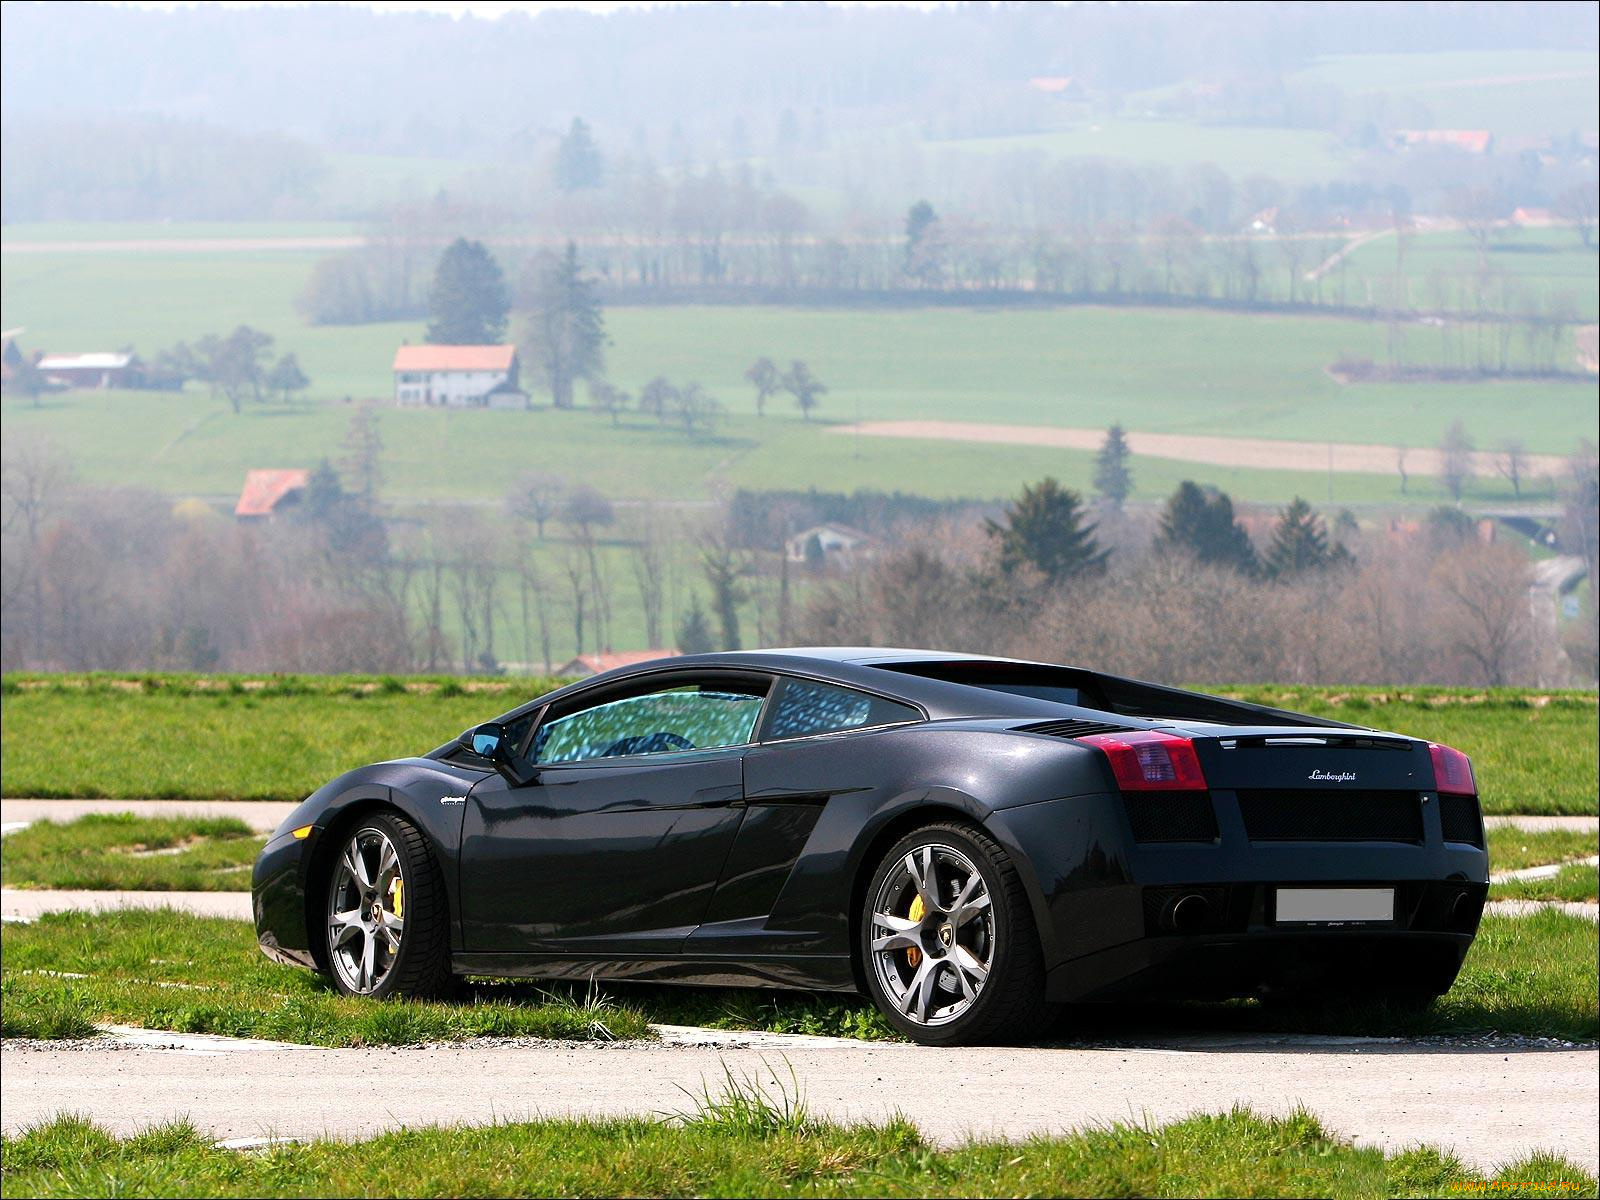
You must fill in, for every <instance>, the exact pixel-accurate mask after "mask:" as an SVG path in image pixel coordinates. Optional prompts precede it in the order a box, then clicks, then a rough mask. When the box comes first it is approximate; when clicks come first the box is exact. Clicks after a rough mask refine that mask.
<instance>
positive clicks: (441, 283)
mask: <svg viewBox="0 0 1600 1200" xmlns="http://www.w3.org/2000/svg"><path fill="white" fill-rule="evenodd" d="M510 311H511V297H510V295H509V293H508V292H507V291H506V280H505V276H504V275H503V274H501V271H500V264H499V263H497V262H495V260H494V255H492V254H490V253H489V250H488V247H486V246H485V245H484V244H483V243H482V242H469V241H467V239H466V238H457V239H456V240H455V241H453V242H451V243H450V245H449V246H447V247H446V248H445V252H444V253H443V254H442V255H440V256H439V266H438V268H437V269H436V270H435V271H434V273H433V287H432V288H431V289H430V290H429V292H428V318H429V319H428V331H427V334H426V335H425V336H426V337H427V340H428V341H430V342H432V343H434V344H435V345H441V346H487V345H492V344H495V343H497V342H499V341H500V340H501V339H502V338H504V337H505V335H506V315H507V314H508V313H509V312H510Z"/></svg>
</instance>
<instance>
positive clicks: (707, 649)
mask: <svg viewBox="0 0 1600 1200" xmlns="http://www.w3.org/2000/svg"><path fill="white" fill-rule="evenodd" d="M715 648H716V647H715V646H714V645H713V644H712V639H711V622H710V621H709V620H708V619H707V618H706V610H705V609H704V608H703V607H702V606H701V604H700V593H699V592H696V593H695V594H694V595H693V596H691V597H690V598H689V611H688V612H687V613H685V614H684V616H683V621H682V623H680V624H679V626H678V652H679V653H680V654H710V653H711V652H712V650H714V649H715Z"/></svg>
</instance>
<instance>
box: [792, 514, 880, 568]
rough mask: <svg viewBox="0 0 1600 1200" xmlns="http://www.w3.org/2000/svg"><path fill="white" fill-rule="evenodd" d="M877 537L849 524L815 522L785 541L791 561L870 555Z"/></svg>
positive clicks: (833, 559)
mask: <svg viewBox="0 0 1600 1200" xmlns="http://www.w3.org/2000/svg"><path fill="white" fill-rule="evenodd" d="M877 544H878V543H877V539H876V538H874V537H873V536H872V535H871V534H870V533H862V532H861V530H859V529H852V528H851V527H850V526H848V525H837V524H833V525H813V526H812V527H811V528H810V529H802V530H801V531H800V532H799V533H797V534H795V535H794V536H793V537H791V538H789V539H788V541H786V542H785V543H784V550H785V553H786V554H787V555H788V558H789V561H790V562H795V563H800V562H837V561H845V562H847V561H849V560H850V559H853V558H866V557H870V556H871V554H872V553H873V551H874V550H876V549H877Z"/></svg>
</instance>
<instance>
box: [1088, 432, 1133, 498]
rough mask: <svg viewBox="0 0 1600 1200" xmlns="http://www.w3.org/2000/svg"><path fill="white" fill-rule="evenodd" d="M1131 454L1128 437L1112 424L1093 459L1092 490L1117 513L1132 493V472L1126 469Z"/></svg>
mask: <svg viewBox="0 0 1600 1200" xmlns="http://www.w3.org/2000/svg"><path fill="white" fill-rule="evenodd" d="M1131 453H1132V452H1131V451H1130V450H1129V449H1128V435H1127V434H1125V433H1124V432H1123V431H1122V426H1121V425H1116V424H1114V425H1112V426H1111V428H1110V429H1108V430H1106V440H1105V441H1104V442H1102V443H1100V452H1099V453H1098V454H1096V455H1095V458H1094V490H1095V491H1097V492H1099V493H1100V495H1101V497H1102V498H1103V499H1104V500H1105V501H1106V503H1107V504H1109V505H1110V506H1111V507H1112V508H1114V509H1117V510H1119V511H1120V510H1121V508H1122V503H1123V501H1125V500H1126V499H1127V498H1128V493H1129V492H1131V491H1133V472H1132V471H1130V470H1129V469H1128V459H1129V457H1130V456H1131Z"/></svg>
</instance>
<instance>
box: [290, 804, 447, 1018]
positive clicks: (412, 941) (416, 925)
mask: <svg viewBox="0 0 1600 1200" xmlns="http://www.w3.org/2000/svg"><path fill="white" fill-rule="evenodd" d="M334 855H335V857H334V860H333V862H332V864H331V866H330V869H329V870H328V872H327V874H326V877H325V878H326V887H325V889H324V894H323V896H322V897H321V906H320V908H319V916H320V918H321V922H320V925H321V929H322V935H321V936H322V947H321V949H322V952H323V957H324V959H325V961H326V965H327V970H328V975H329V977H330V978H331V979H332V981H333V986H334V987H335V988H336V989H337V990H338V991H340V992H341V993H343V994H344V995H347V996H366V997H371V998H373V999H380V1000H381V999H385V998H388V997H403V998H408V999H432V998H436V997H440V996H445V995H448V994H449V992H450V990H451V985H452V983H453V979H452V976H451V974H450V914H449V901H448V899H447V898H446V896H445V890H444V877H443V875H442V873H441V872H440V870H439V864H438V862H437V861H436V860H435V859H434V856H433V851H432V850H431V849H430V848H429V846H428V841H427V839H426V838H425V837H423V835H422V833H421V831H419V830H418V829H417V827H416V826H415V825H413V824H411V822H410V821H407V820H406V819H405V818H404V817H402V816H399V815H398V814H395V813H374V814H372V815H370V816H367V817H364V818H363V819H362V820H360V821H358V822H357V823H356V824H355V825H354V826H352V827H350V828H349V829H348V830H346V831H345V832H344V833H343V834H341V835H340V836H339V839H338V842H337V843H336V844H335V847H334Z"/></svg>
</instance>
